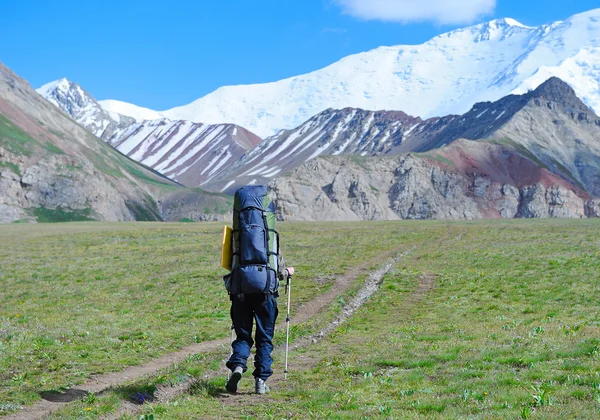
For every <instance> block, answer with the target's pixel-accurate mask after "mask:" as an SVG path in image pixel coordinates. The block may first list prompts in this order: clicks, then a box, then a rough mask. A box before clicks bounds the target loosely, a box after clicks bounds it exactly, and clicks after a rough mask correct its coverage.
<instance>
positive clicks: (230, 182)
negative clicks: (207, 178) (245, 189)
mask: <svg viewBox="0 0 600 420" xmlns="http://www.w3.org/2000/svg"><path fill="white" fill-rule="evenodd" d="M233 184H235V179H234V180H233V181H229V182H228V183H227V184H226V185H225V186H224V187H223V188H221V191H219V192H223V191H225V190H226V189H227V188H229V187H231V186H232V185H233Z"/></svg>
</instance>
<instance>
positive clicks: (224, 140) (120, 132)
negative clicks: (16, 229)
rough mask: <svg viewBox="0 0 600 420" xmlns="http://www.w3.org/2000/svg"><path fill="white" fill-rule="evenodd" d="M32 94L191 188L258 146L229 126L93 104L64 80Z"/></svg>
mask: <svg viewBox="0 0 600 420" xmlns="http://www.w3.org/2000/svg"><path fill="white" fill-rule="evenodd" d="M37 92H38V93H40V94H41V95H42V96H44V97H45V98H46V99H48V100H49V101H50V102H51V103H53V104H54V105H56V106H57V107H58V108H60V109H61V110H62V111H63V112H65V113H66V114H68V115H69V116H71V117H72V118H73V119H74V120H75V121H77V122H78V123H79V124H81V125H82V126H83V127H84V128H86V129H87V130H88V131H90V132H91V133H92V134H94V135H96V136H97V137H100V138H102V139H103V140H105V141H106V142H107V143H109V144H110V145H112V146H113V147H115V148H116V149H118V150H119V151H120V152H121V153H123V154H125V155H127V156H129V157H131V158H132V159H135V160H136V161H138V162H140V163H142V164H144V165H146V166H148V167H151V168H152V169H155V170H156V171H158V172H160V173H162V174H163V175H165V176H168V177H169V178H171V179H174V180H176V181H178V182H179V183H181V184H184V185H186V186H190V187H197V186H200V185H202V184H204V183H206V182H208V181H210V180H212V179H213V178H214V177H215V176H217V175H220V174H221V172H222V171H223V170H224V169H226V168H227V166H226V165H227V164H232V163H233V162H235V161H237V160H238V159H239V158H240V157H241V156H242V155H243V154H244V153H245V152H247V151H248V150H251V149H252V148H254V146H256V145H257V144H258V143H259V142H260V141H261V139H260V137H258V136H257V135H255V134H253V133H251V132H249V131H248V130H246V129H244V128H242V127H238V126H236V125H233V124H220V125H219V124H217V125H207V124H202V123H192V122H189V121H172V120H169V119H166V118H163V117H161V116H160V115H159V114H158V113H156V112H155V111H152V110H148V109H145V108H140V107H136V106H135V105H130V104H127V103H123V102H118V101H96V100H95V99H94V98H93V97H92V96H91V95H90V94H89V93H88V92H87V91H86V90H85V89H83V88H82V87H81V86H79V85H78V84H77V83H74V82H71V81H69V80H67V79H61V80H57V81H55V82H52V83H48V84H46V85H44V86H42V87H41V88H39V89H37ZM104 107H106V108H104ZM121 112H126V113H128V114H130V115H131V116H127V117H126V116H124V115H122V114H121ZM154 117H156V118H157V119H149V118H154ZM136 120H137V121H136Z"/></svg>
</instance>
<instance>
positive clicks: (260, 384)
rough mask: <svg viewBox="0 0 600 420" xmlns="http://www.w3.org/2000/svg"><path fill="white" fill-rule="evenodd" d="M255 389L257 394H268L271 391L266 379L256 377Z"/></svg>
mask: <svg viewBox="0 0 600 420" xmlns="http://www.w3.org/2000/svg"><path fill="white" fill-rule="evenodd" d="M254 389H255V390H256V393H257V394H268V393H269V392H271V390H270V389H269V387H268V386H267V384H266V383H265V381H263V380H262V379H260V378H255V379H254Z"/></svg>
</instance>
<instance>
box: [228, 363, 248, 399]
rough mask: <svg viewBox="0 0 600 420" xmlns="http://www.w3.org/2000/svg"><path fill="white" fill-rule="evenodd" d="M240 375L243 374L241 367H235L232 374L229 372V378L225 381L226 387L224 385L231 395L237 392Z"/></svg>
mask: <svg viewBox="0 0 600 420" xmlns="http://www.w3.org/2000/svg"><path fill="white" fill-rule="evenodd" d="M242 373H244V369H242V367H241V366H237V367H236V368H235V369H234V370H233V372H231V376H230V377H229V380H228V381H227V385H225V388H226V389H227V391H229V392H231V393H232V394H235V393H236V392H237V386H238V382H239V381H240V379H242Z"/></svg>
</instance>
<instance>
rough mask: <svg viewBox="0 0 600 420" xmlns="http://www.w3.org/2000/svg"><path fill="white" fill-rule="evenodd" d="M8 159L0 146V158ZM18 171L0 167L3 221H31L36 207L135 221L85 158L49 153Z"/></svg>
mask: <svg viewBox="0 0 600 420" xmlns="http://www.w3.org/2000/svg"><path fill="white" fill-rule="evenodd" d="M10 160H12V158H11V155H10V154H9V153H8V152H7V151H5V150H3V149H0V161H10ZM17 168H18V166H17ZM22 170H23V173H22V175H21V176H19V174H17V173H15V171H14V167H13V168H10V167H1V168H0V205H3V206H4V208H3V209H2V211H0V214H2V216H0V217H1V220H2V222H4V223H7V222H12V221H15V220H19V219H27V220H34V217H33V216H32V212H31V211H32V210H34V209H36V208H46V209H62V210H64V211H66V212H78V211H81V213H82V214H86V215H88V217H89V218H93V219H96V220H124V221H125V220H135V218H134V215H133V214H132V213H131V211H130V210H129V208H128V206H127V204H126V200H125V199H124V198H123V196H122V195H121V194H120V193H119V191H118V190H117V189H116V188H115V186H114V185H112V184H110V183H107V182H106V180H105V179H104V177H103V176H102V175H101V174H99V173H98V171H96V170H95V168H94V167H93V166H92V165H90V163H89V161H86V160H83V159H80V158H77V157H73V156H68V155H50V156H48V157H45V158H43V159H40V160H38V161H37V162H36V163H35V164H33V165H31V166H27V167H24V168H23V169H22ZM19 172H20V171H19ZM9 209H10V210H9Z"/></svg>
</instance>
